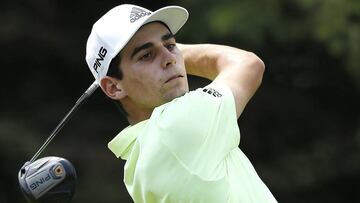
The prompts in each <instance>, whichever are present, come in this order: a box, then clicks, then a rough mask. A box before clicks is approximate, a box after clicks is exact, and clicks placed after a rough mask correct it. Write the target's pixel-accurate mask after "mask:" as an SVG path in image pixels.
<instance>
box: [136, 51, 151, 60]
mask: <svg viewBox="0 0 360 203" xmlns="http://www.w3.org/2000/svg"><path fill="white" fill-rule="evenodd" d="M151 56H152V54H151V52H147V53H145V54H143V55H142V56H141V57H140V58H139V60H141V61H143V60H146V59H149V58H150V57H151Z"/></svg>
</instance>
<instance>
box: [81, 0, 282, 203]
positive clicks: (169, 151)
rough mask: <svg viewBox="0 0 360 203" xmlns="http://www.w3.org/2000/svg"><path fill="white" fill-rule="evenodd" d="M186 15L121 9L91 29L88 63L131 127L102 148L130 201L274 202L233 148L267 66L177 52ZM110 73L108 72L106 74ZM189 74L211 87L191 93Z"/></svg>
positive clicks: (195, 48) (183, 49) (198, 49)
mask: <svg viewBox="0 0 360 203" xmlns="http://www.w3.org/2000/svg"><path fill="white" fill-rule="evenodd" d="M187 17H188V13H187V11H186V10H185V9H183V8H181V7H175V6H172V7H165V8H162V9H159V10H157V11H155V12H151V11H149V10H147V9H145V8H142V7H139V6H135V5H120V6H118V7H115V8H113V9H112V10H110V11H109V12H108V13H106V14H105V15H104V16H103V17H101V18H100V19H99V20H98V21H97V22H96V23H95V24H94V26H93V29H92V32H91V34H90V36H89V39H88V43H87V53H86V60H87V63H88V65H89V68H90V70H91V72H92V73H93V75H94V77H95V79H96V80H97V82H98V83H99V84H100V86H101V89H102V90H103V92H104V93H105V94H106V95H107V96H108V97H109V98H111V99H113V100H115V101H117V102H118V103H119V104H120V105H121V106H122V108H123V110H124V111H125V112H126V115H127V119H128V121H129V123H130V126H129V127H127V128H126V129H124V130H122V131H121V132H120V133H119V134H118V135H117V136H116V137H115V138H114V139H113V140H112V141H111V142H110V143H109V145H108V147H109V148H110V150H111V151H112V152H113V153H114V154H115V155H116V156H117V157H121V158H122V159H124V160H126V164H125V169H124V171H125V172H124V173H125V174H124V182H125V185H126V187H127V190H128V191H129V193H130V195H131V197H132V198H133V200H134V201H135V202H137V203H138V202H149V203H150V202H171V203H173V202H206V203H222V202H246V203H251V202H254V203H255V202H256V203H259V202H261V203H265V202H276V200H275V198H274V197H273V195H272V194H271V192H270V191H269V190H268V188H267V187H266V185H265V184H264V183H263V182H262V181H261V179H260V178H259V176H258V175H257V173H256V172H255V170H254V168H253V166H252V165H251V163H250V161H249V160H248V159H247V158H246V156H245V155H244V154H243V153H242V152H241V150H240V149H239V148H238V145H239V141H240V133H239V128H238V125H237V118H239V116H240V115H241V113H242V111H243V110H244V108H245V106H246V104H247V103H248V101H249V100H250V98H251V97H252V96H253V94H254V93H255V91H256V89H257V88H258V87H259V85H260V83H261V80H262V75H263V72H264V64H263V62H262V61H261V60H260V59H259V58H258V57H257V56H256V55H254V54H252V53H249V52H246V51H243V50H240V49H236V48H232V47H227V46H220V45H210V44H199V45H182V44H177V43H176V41H175V38H174V34H175V33H176V32H177V31H178V30H179V29H180V28H181V27H182V26H183V25H184V23H185V22H186V20H187ZM109 67H110V68H109ZM187 74H192V75H196V76H201V77H205V78H208V79H210V80H212V82H211V84H209V85H208V86H206V87H204V88H199V89H197V90H195V91H190V92H189V87H188V81H187Z"/></svg>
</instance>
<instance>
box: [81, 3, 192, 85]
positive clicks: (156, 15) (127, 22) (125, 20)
mask: <svg viewBox="0 0 360 203" xmlns="http://www.w3.org/2000/svg"><path fill="white" fill-rule="evenodd" d="M188 15H189V14H188V12H187V10H186V9H184V8H182V7H179V6H167V7H163V8H161V9H159V10H157V11H155V12H152V11H149V10H148V9H146V8H142V7H140V6H136V5H131V4H123V5H120V6H117V7H115V8H113V9H111V10H110V11H108V12H107V13H106V14H105V15H104V16H102V17H101V18H100V19H99V20H98V21H97V22H95V24H94V25H93V27H92V30H91V33H90V36H89V38H88V41H87V44H86V62H87V64H88V66H89V68H90V70H91V72H92V74H93V75H94V77H95V80H96V81H97V83H98V84H99V83H100V80H101V78H103V77H104V76H106V74H107V72H108V69H109V64H110V62H111V60H112V59H113V58H114V57H115V56H116V55H117V54H118V53H119V52H120V51H121V49H122V48H123V47H124V46H125V45H126V44H127V42H128V41H129V40H130V39H131V37H132V36H133V35H134V34H135V33H136V31H137V30H138V29H139V28H140V27H141V26H142V25H144V24H146V23H149V22H153V21H161V22H163V23H165V24H166V25H167V26H168V28H169V29H170V31H171V32H172V33H173V34H175V33H176V32H177V31H178V30H179V29H180V28H181V27H182V26H183V25H184V24H185V22H186V20H187V18H188Z"/></svg>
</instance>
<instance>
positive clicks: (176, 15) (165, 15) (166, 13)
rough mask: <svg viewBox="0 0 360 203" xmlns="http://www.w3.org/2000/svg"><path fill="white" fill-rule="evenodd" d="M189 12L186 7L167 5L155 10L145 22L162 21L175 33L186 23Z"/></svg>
mask: <svg viewBox="0 0 360 203" xmlns="http://www.w3.org/2000/svg"><path fill="white" fill-rule="evenodd" d="M188 16H189V13H188V12H187V10H186V9H184V8H182V7H179V6H167V7H163V8H161V9H159V10H156V11H154V12H153V13H152V14H151V15H150V17H149V18H148V19H147V20H146V21H145V22H144V23H143V25H144V24H146V23H150V22H154V21H161V22H163V23H165V24H166V25H167V26H168V27H169V29H170V31H171V32H172V33H173V34H175V33H177V32H178V31H179V30H180V28H181V27H182V26H183V25H184V24H185V22H186V20H187V19H188Z"/></svg>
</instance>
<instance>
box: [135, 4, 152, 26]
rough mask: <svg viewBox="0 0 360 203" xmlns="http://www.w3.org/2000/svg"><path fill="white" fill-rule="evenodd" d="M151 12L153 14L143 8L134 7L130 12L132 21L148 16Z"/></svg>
mask: <svg viewBox="0 0 360 203" xmlns="http://www.w3.org/2000/svg"><path fill="white" fill-rule="evenodd" d="M150 14H151V12H147V11H145V10H143V9H141V8H137V7H133V8H132V9H131V13H130V22H131V23H134V22H135V21H137V20H139V19H140V18H142V17H144V16H148V15H150Z"/></svg>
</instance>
